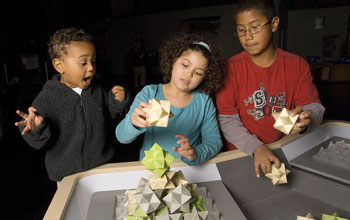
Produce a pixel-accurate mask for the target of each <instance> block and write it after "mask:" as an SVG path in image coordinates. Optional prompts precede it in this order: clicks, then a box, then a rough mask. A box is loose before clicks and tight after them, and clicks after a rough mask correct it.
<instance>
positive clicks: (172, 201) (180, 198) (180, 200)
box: [163, 185, 192, 213]
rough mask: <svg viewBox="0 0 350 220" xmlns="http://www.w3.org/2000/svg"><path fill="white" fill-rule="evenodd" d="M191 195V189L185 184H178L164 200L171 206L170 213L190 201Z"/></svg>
mask: <svg viewBox="0 0 350 220" xmlns="http://www.w3.org/2000/svg"><path fill="white" fill-rule="evenodd" d="M191 197H192V196H191V193H190V191H189V190H188V189H187V188H186V187H185V186H183V185H178V186H177V187H176V188H175V189H174V190H173V191H171V192H170V193H169V194H168V195H166V196H165V197H164V198H163V202H164V203H165V204H166V205H167V206H168V207H169V209H170V213H174V212H175V211H176V210H178V209H180V208H181V206H183V205H184V204H185V203H186V202H187V201H189V200H190V199H191Z"/></svg>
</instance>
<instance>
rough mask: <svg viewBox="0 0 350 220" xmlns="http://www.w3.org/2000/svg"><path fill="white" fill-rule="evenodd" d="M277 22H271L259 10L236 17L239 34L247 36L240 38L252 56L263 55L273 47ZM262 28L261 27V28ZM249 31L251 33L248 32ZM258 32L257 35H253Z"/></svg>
mask: <svg viewBox="0 0 350 220" xmlns="http://www.w3.org/2000/svg"><path fill="white" fill-rule="evenodd" d="M275 20H276V19H273V20H272V21H269V20H268V19H267V18H266V17H265V16H264V15H262V14H261V13H260V12H259V11H258V10H256V9H252V10H248V11H243V12H240V13H238V14H237V16H236V28H237V32H238V33H241V34H242V32H243V33H244V32H245V34H244V35H243V36H240V35H239V36H238V38H239V41H240V43H241V45H242V47H243V48H244V49H245V50H246V51H247V52H248V53H249V55H251V56H257V55H260V54H262V53H263V52H264V51H265V50H266V49H267V48H268V47H270V46H273V45H272V32H274V31H276V29H277V27H276V28H275V23H276V22H275ZM277 25H278V24H277ZM259 26H260V27H259ZM248 30H249V31H248ZM251 31H252V32H256V33H253V34H252V33H251Z"/></svg>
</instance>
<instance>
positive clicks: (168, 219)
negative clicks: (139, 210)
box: [156, 213, 183, 220]
mask: <svg viewBox="0 0 350 220" xmlns="http://www.w3.org/2000/svg"><path fill="white" fill-rule="evenodd" d="M182 219H183V218H182V215H181V213H176V214H170V215H164V216H156V220H182Z"/></svg>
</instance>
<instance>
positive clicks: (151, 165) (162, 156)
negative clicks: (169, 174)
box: [141, 143, 174, 178]
mask: <svg viewBox="0 0 350 220" xmlns="http://www.w3.org/2000/svg"><path fill="white" fill-rule="evenodd" d="M173 161H174V157H173V156H171V155H170V154H169V153H168V152H166V151H164V150H163V148H162V147H161V146H159V145H158V144H157V143H154V144H153V146H152V147H151V149H150V150H145V157H144V158H143V159H142V160H141V163H142V164H144V165H145V167H146V169H148V170H152V171H153V173H154V174H155V175H156V176H157V177H158V178H160V177H162V176H163V175H164V173H165V172H166V171H167V170H168V169H169V168H170V164H171V163H172V162H173Z"/></svg>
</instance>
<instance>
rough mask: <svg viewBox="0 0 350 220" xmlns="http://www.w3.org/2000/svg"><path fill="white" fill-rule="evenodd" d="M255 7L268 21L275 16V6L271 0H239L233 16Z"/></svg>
mask: <svg viewBox="0 0 350 220" xmlns="http://www.w3.org/2000/svg"><path fill="white" fill-rule="evenodd" d="M252 9H256V10H258V11H259V12H260V13H261V14H262V15H264V16H265V17H266V18H267V19H268V20H269V21H271V20H272V19H273V18H274V17H276V15H277V12H276V7H275V2H274V1H273V0H239V1H238V2H237V5H236V8H235V14H234V17H236V16H237V14H239V13H240V12H243V11H248V10H252Z"/></svg>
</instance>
